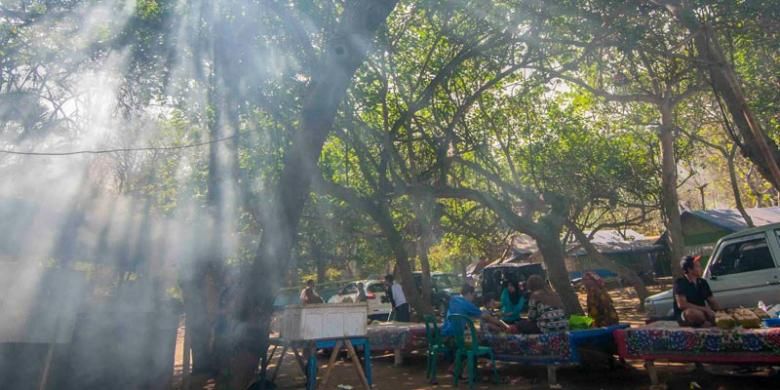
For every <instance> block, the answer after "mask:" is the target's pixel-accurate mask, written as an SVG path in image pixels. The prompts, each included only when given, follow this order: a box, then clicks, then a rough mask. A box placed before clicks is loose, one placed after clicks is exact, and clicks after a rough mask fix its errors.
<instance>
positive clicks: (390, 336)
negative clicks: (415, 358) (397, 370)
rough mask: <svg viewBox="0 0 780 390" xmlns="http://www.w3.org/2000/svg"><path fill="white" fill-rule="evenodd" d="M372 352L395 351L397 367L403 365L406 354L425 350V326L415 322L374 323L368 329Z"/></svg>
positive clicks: (367, 335)
mask: <svg viewBox="0 0 780 390" xmlns="http://www.w3.org/2000/svg"><path fill="white" fill-rule="evenodd" d="M366 338H367V339H368V340H369V341H370V343H371V350H372V351H393V356H394V358H395V365H401V364H402V363H403V354H404V352H409V351H412V350H425V349H426V348H427V347H428V343H427V341H426V339H425V324H420V323H413V322H374V323H372V324H370V325H368V327H367V328H366Z"/></svg>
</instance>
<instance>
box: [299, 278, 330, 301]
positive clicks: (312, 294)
mask: <svg viewBox="0 0 780 390" xmlns="http://www.w3.org/2000/svg"><path fill="white" fill-rule="evenodd" d="M318 303H325V301H324V300H323V299H322V297H321V296H320V294H317V291H316V290H314V280H311V279H309V280H307V281H306V287H305V288H304V289H303V290H302V291H301V304H304V305H312V304H318Z"/></svg>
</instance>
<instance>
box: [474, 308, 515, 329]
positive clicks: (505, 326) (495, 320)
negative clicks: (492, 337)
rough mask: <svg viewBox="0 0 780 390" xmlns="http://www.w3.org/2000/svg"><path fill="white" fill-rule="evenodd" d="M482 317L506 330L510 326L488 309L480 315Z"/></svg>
mask: <svg viewBox="0 0 780 390" xmlns="http://www.w3.org/2000/svg"><path fill="white" fill-rule="evenodd" d="M480 318H482V319H483V320H485V321H487V322H489V323H491V324H493V325H496V326H498V327H499V328H501V329H502V330H504V331H506V330H509V326H507V324H506V323H505V322H504V321H501V320H499V319H497V318H495V317H493V316H492V315H490V313H488V312H487V311H485V312H482V315H481V316H480Z"/></svg>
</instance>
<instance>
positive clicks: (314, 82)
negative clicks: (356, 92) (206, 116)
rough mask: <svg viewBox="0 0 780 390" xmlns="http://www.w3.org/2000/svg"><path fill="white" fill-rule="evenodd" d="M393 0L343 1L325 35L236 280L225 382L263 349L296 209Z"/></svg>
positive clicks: (250, 368)
mask: <svg viewBox="0 0 780 390" xmlns="http://www.w3.org/2000/svg"><path fill="white" fill-rule="evenodd" d="M396 3H397V0H362V1H352V2H348V3H345V5H344V10H343V11H342V13H341V15H340V19H339V24H338V25H337V26H336V27H335V31H334V33H333V35H331V36H328V37H327V38H326V39H325V44H324V48H323V57H322V59H321V60H320V61H319V64H315V65H314V66H313V69H316V72H315V73H313V74H312V78H311V81H310V82H309V85H308V87H307V90H306V95H305V97H304V99H303V107H302V110H301V125H300V131H298V132H296V134H294V135H293V137H292V144H291V147H290V148H289V149H288V152H287V153H286V154H285V158H284V166H283V168H282V172H281V175H280V178H279V183H278V186H277V190H276V191H275V194H274V195H273V197H272V199H271V201H270V205H269V206H270V212H269V213H268V214H269V215H268V216H267V217H268V219H267V220H266V221H264V222H265V223H264V226H265V229H264V230H263V236H262V237H261V239H260V244H259V247H258V249H257V251H256V252H255V257H254V259H253V261H252V264H251V266H250V269H249V272H246V273H245V276H244V278H243V280H242V282H241V284H240V294H239V300H240V301H239V302H237V305H236V308H235V316H234V318H233V320H234V322H235V323H234V324H233V329H235V333H236V334H235V335H234V338H233V340H234V342H235V344H234V349H233V351H234V355H233V358H234V359H233V362H232V364H231V380H230V387H231V388H233V389H243V388H245V387H246V385H247V384H248V383H249V381H250V380H251V379H252V377H253V373H254V370H255V369H256V368H257V366H258V362H259V360H260V357H261V356H263V355H264V354H265V353H266V351H267V349H268V329H269V326H270V321H271V313H272V309H273V299H274V295H275V294H276V291H277V290H278V288H279V280H281V278H282V276H283V275H284V274H285V271H286V269H287V263H288V261H289V259H290V254H291V252H292V248H293V245H294V243H295V237H296V234H297V229H298V223H299V221H300V215H301V211H302V210H303V207H304V205H305V203H306V200H307V199H308V197H309V192H310V189H311V178H312V175H314V174H318V169H317V161H318V159H319V156H320V153H321V151H322V145H323V143H324V142H325V138H326V137H327V135H328V134H329V132H330V131H331V128H332V126H333V121H334V118H335V115H336V111H337V109H338V106H339V105H340V104H341V102H342V101H343V100H344V97H345V96H346V91H347V88H349V86H350V85H351V83H352V77H353V75H354V73H355V71H356V70H357V68H358V67H359V66H360V65H361V64H363V62H364V61H365V59H366V57H367V55H368V49H369V48H370V47H371V41H372V40H373V39H374V36H375V33H376V31H377V29H378V28H379V27H380V26H381V25H382V24H383V23H384V21H385V19H386V18H387V16H388V15H389V14H390V12H391V11H392V10H393V8H395V5H396Z"/></svg>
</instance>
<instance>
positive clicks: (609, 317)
mask: <svg viewBox="0 0 780 390" xmlns="http://www.w3.org/2000/svg"><path fill="white" fill-rule="evenodd" d="M582 284H584V285H585V290H586V291H587V292H588V316H589V317H590V318H593V325H594V326H595V327H597V328H600V327H604V326H610V325H616V324H617V323H618V315H617V310H615V305H614V304H613V303H612V298H610V297H609V293H608V292H607V289H606V287H604V280H603V279H601V277H600V276H598V275H597V274H596V273H594V272H586V273H585V275H583V276H582Z"/></svg>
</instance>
